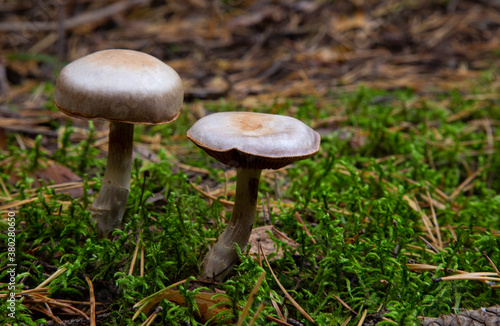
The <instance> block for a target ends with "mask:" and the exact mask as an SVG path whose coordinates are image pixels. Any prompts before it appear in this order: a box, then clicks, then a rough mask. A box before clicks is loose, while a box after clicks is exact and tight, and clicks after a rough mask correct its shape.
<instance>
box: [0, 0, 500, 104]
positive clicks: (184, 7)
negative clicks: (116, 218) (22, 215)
mask: <svg viewBox="0 0 500 326" xmlns="http://www.w3.org/2000/svg"><path fill="white" fill-rule="evenodd" d="M499 27H500V1H498V0H490V1H487V0H483V1H481V0H476V1H466V0H437V1H436V0H433V1H430V0H428V1H417V0H389V1H380V0H378V1H377V0H350V1H348V0H338V1H332V0H330V1H326V0H323V1H322V0H315V1H305V0H303V1H292V0H212V1H208V0H185V1H153V0H107V1H90V0H35V1H33V0H3V1H0V46H1V56H0V58H1V59H0V94H1V95H0V96H1V100H2V102H6V101H7V102H18V103H24V104H26V98H24V97H23V96H22V94H24V90H26V89H31V88H32V87H33V85H36V83H39V82H40V81H54V80H55V78H56V77H57V73H58V71H59V69H60V68H61V67H62V66H63V65H64V64H65V63H67V62H70V61H73V60H75V59H77V58H79V57H82V56H84V55H86V54H89V53H91V52H95V51H98V50H103V49H109V48H127V49H134V50H140V51H143V52H146V53H149V54H152V55H154V56H156V57H158V58H159V59H161V60H163V61H165V62H167V63H168V64H169V65H170V66H172V67H173V68H174V69H175V70H176V71H177V72H178V73H179V75H180V76H181V78H182V79H183V82H184V86H185V90H186V100H187V101H188V102H189V101H191V100H193V99H204V100H211V99H219V98H225V99H229V100H234V101H237V103H239V104H240V105H243V106H245V107H254V106H256V105H257V104H259V103H276V102H279V101H281V100H282V99H283V98H293V97H303V96H314V97H317V98H323V99H328V97H329V96H332V95H333V96H334V94H335V92H338V91H351V90H354V89H356V88H357V87H359V85H360V84H362V85H366V86H367V87H373V88H383V89H396V88H409V89H411V90H414V91H416V92H440V91H444V90H450V89H457V90H459V91H463V92H468V91H470V89H469V88H470V87H471V85H472V84H473V83H474V84H475V85H477V82H480V80H481V78H488V79H489V82H492V80H491V79H493V83H492V84H489V85H491V86H492V87H493V88H496V87H495V86H496V85H498V82H496V81H495V79H496V78H495V77H496V75H497V68H498V65H499V62H500V31H499ZM34 83H35V84H34ZM13 88H14V89H15V91H14V92H12V91H11V90H12V89H13Z"/></svg>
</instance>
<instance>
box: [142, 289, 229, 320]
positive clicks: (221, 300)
mask: <svg viewBox="0 0 500 326" xmlns="http://www.w3.org/2000/svg"><path fill="white" fill-rule="evenodd" d="M164 299H165V300H167V301H170V302H172V303H175V304H178V305H180V306H183V305H185V304H186V300H185V299H184V297H183V296H182V295H181V294H180V292H179V290H171V289H165V290H162V291H160V292H158V293H155V294H154V295H153V296H152V297H149V298H148V300H149V301H141V302H139V303H138V304H136V305H135V307H136V308H137V307H140V308H139V310H138V311H137V313H136V314H135V316H134V318H136V316H137V315H138V313H140V312H143V313H145V314H146V315H147V314H149V312H150V311H151V310H152V309H153V308H154V307H155V306H156V305H158V304H159V303H160V302H161V301H162V300H164ZM194 300H195V302H196V305H197V306H198V311H199V315H198V316H196V318H197V319H198V320H199V321H200V322H203V323H206V322H207V321H209V320H210V319H212V318H213V317H215V315H217V314H218V313H221V312H223V311H230V310H231V301H230V300H229V299H228V298H227V297H225V296H222V295H220V293H207V292H200V293H197V294H195V296H194ZM226 323H228V324H232V323H233V322H232V321H231V320H228V321H227V322H226Z"/></svg>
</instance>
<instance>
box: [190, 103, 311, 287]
mask: <svg viewBox="0 0 500 326" xmlns="http://www.w3.org/2000/svg"><path fill="white" fill-rule="evenodd" d="M187 137H188V138H189V139H190V140H191V141H192V142H193V143H195V144H196V145H197V146H198V147H200V148H202V149H203V150H204V151H205V152H207V154H208V155H210V156H212V157H214V158H215V159H217V160H218V161H220V162H222V163H224V164H226V165H229V166H232V167H235V168H237V174H236V195H235V200H234V208H233V212H232V215H231V219H230V220H229V222H228V224H227V226H226V229H225V230H224V232H223V233H222V234H221V235H220V236H219V239H218V240H217V242H216V243H215V245H214V246H213V247H211V248H210V249H209V251H208V254H207V255H206V256H205V258H204V259H203V262H202V269H203V272H202V276H201V277H202V278H204V279H215V280H217V281H221V280H223V279H224V278H225V276H226V275H227V274H228V273H229V272H230V270H231V267H232V266H233V265H234V263H235V262H236V261H237V260H238V253H237V250H236V247H235V245H234V244H235V243H236V245H238V246H239V247H240V248H241V249H242V250H245V248H246V245H247V243H248V238H249V237H250V233H251V232H252V227H253V224H254V219H255V213H256V207H257V194H258V187H259V179H260V174H261V171H262V170H263V169H279V168H282V167H284V166H286V165H288V164H290V163H292V162H294V161H298V160H303V159H306V158H309V157H311V156H313V155H315V154H316V153H317V152H318V151H319V147H320V136H319V134H318V133H317V132H315V131H314V130H313V129H311V128H309V127H308V126H307V125H306V124H304V123H303V122H301V121H299V120H297V119H295V118H292V117H287V116H281V115H274V114H265V113H253V112H222V113H214V114H211V115H208V116H206V117H204V118H202V119H200V120H198V121H197V122H196V123H195V124H194V125H193V126H192V127H191V129H189V130H188V132H187Z"/></svg>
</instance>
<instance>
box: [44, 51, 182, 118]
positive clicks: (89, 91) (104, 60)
mask: <svg viewBox="0 0 500 326" xmlns="http://www.w3.org/2000/svg"><path fill="white" fill-rule="evenodd" d="M183 97H184V91H183V89H182V81H181V79H180V77H179V75H178V74H177V73H176V72H175V71H174V70H173V69H172V68H170V67H169V66H168V65H166V64H165V63H163V62H162V61H160V60H158V59H157V58H155V57H153V56H151V55H149V54H146V53H143V52H138V51H133V50H104V51H99V52H95V53H92V54H89V55H87V56H85V57H82V58H80V59H78V60H75V61H73V62H72V63H70V64H68V65H67V66H66V67H64V68H63V70H62V71H61V73H60V74H59V77H58V78H57V82H56V88H55V93H54V102H55V104H56V106H57V107H58V108H59V110H61V111H62V112H64V113H66V114H67V115H70V116H75V117H78V118H84V119H102V120H110V121H117V122H126V123H142V124H160V123H168V122H171V121H174V120H175V119H177V117H178V116H179V111H180V107H181V105H182V101H183Z"/></svg>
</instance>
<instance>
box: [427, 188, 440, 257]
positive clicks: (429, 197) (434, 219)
mask: <svg viewBox="0 0 500 326" xmlns="http://www.w3.org/2000/svg"><path fill="white" fill-rule="evenodd" d="M427 198H428V199H429V206H430V207H431V216H432V220H433V221H434V230H435V232H436V235H437V239H438V243H437V244H438V246H437V247H438V248H439V249H440V250H442V249H443V240H442V239H441V230H440V229H439V224H438V221H437V217H436V211H435V210H434V205H433V204H432V198H431V194H430V193H429V192H428V191H427Z"/></svg>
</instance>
